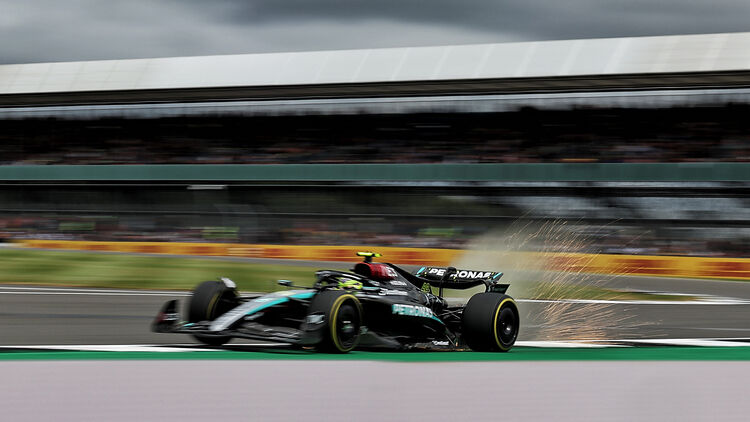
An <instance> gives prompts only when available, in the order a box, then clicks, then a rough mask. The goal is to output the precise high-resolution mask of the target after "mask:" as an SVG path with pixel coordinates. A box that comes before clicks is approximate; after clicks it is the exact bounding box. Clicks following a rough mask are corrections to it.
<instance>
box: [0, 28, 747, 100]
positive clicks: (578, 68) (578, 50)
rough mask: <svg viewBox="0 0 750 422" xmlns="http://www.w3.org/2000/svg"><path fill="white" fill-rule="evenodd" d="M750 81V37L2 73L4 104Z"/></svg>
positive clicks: (78, 65) (253, 57)
mask: <svg viewBox="0 0 750 422" xmlns="http://www.w3.org/2000/svg"><path fill="white" fill-rule="evenodd" d="M695 75H701V76H700V77H699V78H696V77H695ZM748 75H750V32H749V33H726V34H709V35H679V36H659V37H637V38H610V39H589V40H569V41H542V42H520V43H505V44H480V45H462V46H443V47H414V48H385V49H368V50H344V51H317V52H297V53H271V54H244V55H226V56H203V57H175V58H155V59H134V60H106V61H87V62H65V63H36V64H14V65H2V66H0V105H6V106H7V105H18V104H44V103H46V104H49V103H53V104H58V103H61V102H62V103H69V102H77V103H86V102H87V101H91V102H118V101H123V102H133V101H142V100H143V99H144V98H143V97H142V96H141V95H142V94H143V93H149V98H148V99H147V100H149V101H151V100H153V101H167V100H170V101H175V100H176V101H205V100H207V99H240V98H242V99H252V98H287V97H289V96H291V97H296V98H310V97H326V96H338V97H340V96H384V95H402V94H408V95H415V94H416V95H419V94H422V95H424V94H454V93H463V94H466V93H478V92H481V93H501V92H518V91H534V90H540V89H544V90H575V89H592V88H593V89H611V88H616V89H622V88H629V87H633V86H635V87H640V86H641V84H643V87H646V88H664V87H673V86H682V87H684V86H686V85H698V86H701V87H706V86H712V87H716V86H726V85H729V86H737V85H741V86H750V83H748V82H750V76H748ZM334 87H335V88H334ZM363 87H369V88H363ZM406 87H408V88H406ZM178 92H179V93H181V94H180V95H178V96H176V97H174V94H175V93H178ZM72 93H75V94H76V95H71V94H72ZM102 93H110V94H111V93H117V95H115V96H112V95H107V96H106V97H105V96H101V94H102ZM167 93H169V94H167ZM60 94H64V95H65V97H63V96H61V95H60ZM97 94H99V96H97ZM136 96H137V97H138V98H136Z"/></svg>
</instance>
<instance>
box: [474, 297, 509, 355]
mask: <svg viewBox="0 0 750 422" xmlns="http://www.w3.org/2000/svg"><path fill="white" fill-rule="evenodd" d="M519 324H520V318H519V314H518V306H516V302H515V301H514V300H513V298H512V297H510V296H508V295H503V294H499V293H479V294H476V295H474V296H472V297H471V299H469V302H468V303H467V304H466V307H465V308H464V312H463V317H462V318H461V325H462V328H463V337H464V340H465V341H466V344H467V345H468V346H469V347H470V348H471V349H472V350H475V351H480V352H507V351H509V350H510V349H511V348H512V347H513V344H515V342H516V339H517V338H518V328H519Z"/></svg>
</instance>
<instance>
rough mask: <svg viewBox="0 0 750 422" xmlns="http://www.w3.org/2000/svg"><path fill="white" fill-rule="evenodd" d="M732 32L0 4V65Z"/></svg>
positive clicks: (631, 19)
mask: <svg viewBox="0 0 750 422" xmlns="http://www.w3.org/2000/svg"><path fill="white" fill-rule="evenodd" d="M737 31H750V2H749V1H747V0H714V1H711V0H702V1H698V0H659V1H654V0H566V1H557V0H463V1H455V0H451V1H448V0H430V1H413V0H412V1H406V0H401V1H396V0H379V1H362V0H347V1H342V0H315V1H311V0H211V1H205V0H159V1H156V0H129V1H127V2H126V1H122V0H107V1H101V0H67V1H65V2H61V1H59V0H27V1H23V2H21V1H16V0H0V37H1V39H2V40H3V42H2V43H0V63H23V62H43V61H70V60H101V59H116V58H139V57H167V56H184V55H209V54H238V53H257V52H271V51H302V50H322V49H345V48H373V47H403V46H422V45H445V44H466V43H485V42H507V41H519V40H550V39H570V38H598V37H621V36H642V35H667V34H694V33H712V32H737Z"/></svg>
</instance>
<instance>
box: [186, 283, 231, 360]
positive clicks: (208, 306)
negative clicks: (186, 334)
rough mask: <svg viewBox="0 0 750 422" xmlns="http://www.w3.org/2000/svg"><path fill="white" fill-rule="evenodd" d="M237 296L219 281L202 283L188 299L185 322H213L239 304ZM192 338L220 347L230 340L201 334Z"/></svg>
mask: <svg viewBox="0 0 750 422" xmlns="http://www.w3.org/2000/svg"><path fill="white" fill-rule="evenodd" d="M237 296H238V295H237V290H235V289H232V288H229V287H227V285H226V284H224V283H223V282H221V281H204V282H203V283H201V284H199V285H198V286H197V287H196V288H195V289H194V290H193V295H192V296H191V297H190V301H189V302H188V312H187V321H188V322H201V321H213V320H215V319H216V318H217V317H218V316H219V315H222V314H224V313H225V312H227V311H229V310H230V309H232V308H234V307H235V306H237V305H238V304H239V300H238V299H237ZM193 337H194V338H195V339H196V340H198V341H200V342H201V343H204V344H207V345H209V346H221V345H222V344H224V343H226V342H228V341H229V340H230V339H231V337H226V336H206V335H201V334H193Z"/></svg>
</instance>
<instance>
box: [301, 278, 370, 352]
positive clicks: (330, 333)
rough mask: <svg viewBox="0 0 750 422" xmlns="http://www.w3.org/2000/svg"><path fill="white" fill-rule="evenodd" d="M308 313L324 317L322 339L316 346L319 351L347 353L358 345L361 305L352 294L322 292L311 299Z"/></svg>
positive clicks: (337, 291)
mask: <svg viewBox="0 0 750 422" xmlns="http://www.w3.org/2000/svg"><path fill="white" fill-rule="evenodd" d="M308 313H309V314H313V313H322V314H323V315H325V321H326V325H325V327H324V328H323V338H322V340H321V342H320V343H319V344H318V346H317V348H318V350H319V351H322V352H330V353H348V352H350V351H352V350H353V349H354V348H355V347H357V344H359V334H360V328H361V327H362V304H361V303H360V302H359V299H357V297H356V296H354V295H353V294H351V293H349V292H345V291H340V290H325V291H322V292H320V293H318V294H317V295H316V296H315V298H314V299H313V301H312V303H311V304H310V308H309V310H308Z"/></svg>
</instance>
